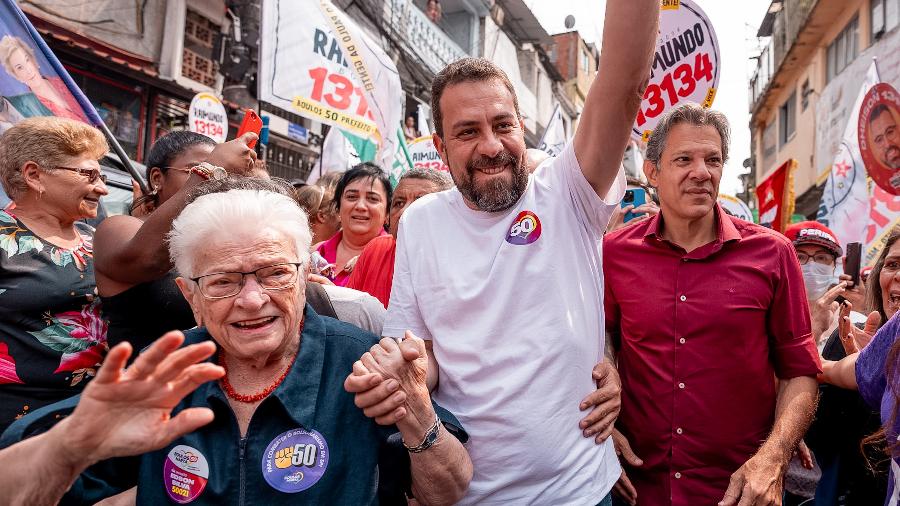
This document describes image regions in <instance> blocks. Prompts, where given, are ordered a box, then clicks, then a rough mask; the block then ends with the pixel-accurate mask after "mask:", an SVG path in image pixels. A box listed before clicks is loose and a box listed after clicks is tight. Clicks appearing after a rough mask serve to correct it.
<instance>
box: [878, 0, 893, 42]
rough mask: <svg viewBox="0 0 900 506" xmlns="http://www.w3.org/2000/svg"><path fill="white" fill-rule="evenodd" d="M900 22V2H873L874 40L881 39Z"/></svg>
mask: <svg viewBox="0 0 900 506" xmlns="http://www.w3.org/2000/svg"><path fill="white" fill-rule="evenodd" d="M898 22H900V0H872V40H875V39H879V38H881V36H882V35H884V34H885V33H887V32H889V31H891V30H893V29H894V28H896V27H897V24H898Z"/></svg>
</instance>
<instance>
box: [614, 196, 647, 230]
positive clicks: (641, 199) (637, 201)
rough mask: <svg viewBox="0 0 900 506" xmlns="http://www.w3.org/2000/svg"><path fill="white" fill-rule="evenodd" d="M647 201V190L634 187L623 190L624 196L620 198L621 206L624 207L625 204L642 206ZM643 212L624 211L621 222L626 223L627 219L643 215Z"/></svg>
mask: <svg viewBox="0 0 900 506" xmlns="http://www.w3.org/2000/svg"><path fill="white" fill-rule="evenodd" d="M646 203H647V192H646V191H644V189H643V188H634V189H632V190H625V198H623V199H622V203H621V204H620V206H621V207H625V206H627V205H633V206H634V207H638V206H642V205H644V204H646ZM643 215H644V213H634V212H632V211H628V212H627V213H625V216H624V217H623V218H622V221H623V223H628V222H629V221H631V220H633V219H635V218H637V217H638V216H643Z"/></svg>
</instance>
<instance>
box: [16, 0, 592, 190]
mask: <svg viewBox="0 0 900 506" xmlns="http://www.w3.org/2000/svg"><path fill="white" fill-rule="evenodd" d="M302 1H310V0H302ZM260 4H261V0H146V1H144V2H132V1H130V0H109V1H105V2H83V3H79V4H78V6H77V7H71V6H69V4H68V2H65V1H63V0H34V1H31V2H27V3H23V4H22V9H23V10H24V11H25V12H26V14H27V16H28V17H29V18H30V19H31V21H32V23H33V24H34V25H35V27H36V28H37V29H38V30H39V31H40V33H41V34H42V36H43V37H44V38H45V40H47V42H48V44H49V45H50V47H51V49H53V51H54V53H56V55H57V56H58V57H59V59H60V61H61V62H62V63H63V65H64V66H65V67H66V68H67V69H68V71H69V72H70V74H71V75H72V77H73V78H74V79H75V81H76V82H77V84H78V85H79V86H80V87H81V88H82V90H83V91H84V92H85V95H86V96H87V97H88V99H89V100H90V101H91V102H92V103H93V104H94V106H95V107H96V108H97V110H98V112H99V113H100V115H101V116H102V117H103V119H104V121H105V122H106V123H107V125H108V126H109V128H110V130H111V132H112V133H113V134H114V135H115V136H116V138H117V139H118V140H119V142H120V143H121V144H122V146H123V148H124V149H125V151H126V153H127V154H128V155H129V156H130V157H132V158H134V159H135V160H137V161H143V160H144V159H145V158H146V156H147V152H148V150H149V148H150V146H151V145H152V143H153V142H154V141H155V140H156V139H157V138H159V137H160V136H162V135H164V134H165V133H167V132H169V131H172V130H179V129H186V128H188V124H187V122H188V109H189V105H190V100H191V98H192V97H193V96H194V95H195V94H196V93H199V92H210V93H213V94H214V95H216V96H219V97H223V103H224V104H225V106H226V110H227V111H228V113H229V124H230V125H229V126H230V128H229V138H230V137H232V136H233V135H234V134H235V133H236V130H237V127H238V125H239V123H240V120H241V118H242V109H243V108H244V107H251V108H255V109H257V110H259V111H261V113H262V114H263V115H264V116H268V117H269V131H270V137H269V142H268V146H267V150H266V154H265V156H266V160H267V161H268V165H269V170H270V173H272V174H273V175H275V176H279V177H284V178H287V179H305V178H306V177H307V176H308V175H309V173H310V171H311V170H312V167H313V166H314V164H315V161H316V160H317V158H318V155H319V153H320V147H321V143H322V140H323V139H324V134H325V133H326V131H327V127H324V126H323V125H322V124H321V123H319V122H318V121H315V120H310V119H308V118H305V117H301V116H299V115H297V114H295V112H294V111H286V110H282V109H280V108H277V107H274V106H271V105H269V104H265V103H259V102H258V101H257V100H256V81H255V79H256V69H257V66H258V61H257V60H258V47H259V31H260V30H261V29H264V28H262V27H260V26H259V19H260V16H259V12H260ZM334 4H335V5H336V6H337V7H338V8H340V9H342V10H344V11H345V12H346V13H347V14H348V16H349V17H351V18H352V19H354V21H356V22H357V23H358V24H359V25H360V26H361V28H362V29H363V30H365V31H366V32H367V33H368V34H369V35H370V36H371V37H372V38H373V39H374V40H376V41H378V42H379V43H380V44H381V45H382V47H383V48H384V49H385V50H386V52H387V53H388V54H389V55H390V56H391V57H392V58H393V59H394V61H395V62H396V65H397V68H398V70H399V72H400V77H401V84H402V88H403V91H404V95H405V97H404V109H405V110H404V112H405V114H406V115H412V116H414V117H417V115H416V112H417V110H418V108H419V106H420V105H421V106H424V107H426V109H427V108H428V106H430V100H431V80H432V78H433V77H434V75H435V74H436V73H437V72H438V71H440V69H442V68H443V67H444V66H446V65H447V64H448V63H450V62H452V61H455V60H457V59H459V58H462V57H465V56H484V57H487V58H490V59H491V60H493V61H495V62H497V63H498V65H500V66H501V67H502V68H503V69H504V70H505V71H506V72H507V73H508V74H509V76H510V79H511V81H512V82H513V86H514V87H515V89H516V93H517V95H518V98H519V104H520V108H521V112H522V116H523V120H524V123H525V134H526V141H527V143H528V144H529V145H530V146H535V145H537V144H538V142H539V141H540V138H541V135H542V134H543V132H544V130H545V129H546V127H547V123H548V122H549V121H550V118H551V116H552V114H553V110H554V108H555V107H556V106H557V105H559V106H560V108H561V110H562V113H563V114H562V115H563V121H564V123H565V124H566V127H567V131H568V132H570V134H571V133H572V132H574V126H575V123H576V122H577V118H578V115H579V114H580V111H581V108H582V107H583V103H584V96H585V95H586V92H587V91H586V90H587V89H588V87H589V85H590V79H591V76H592V75H593V74H594V73H596V49H593V48H591V47H589V46H586V45H585V44H584V42H583V41H582V40H580V37H578V41H577V44H578V46H579V47H578V50H583V49H585V48H587V49H588V51H591V50H592V51H593V53H590V55H591V56H592V57H591V58H589V60H590V61H589V65H588V66H583V68H581V67H579V68H578V69H577V70H576V71H575V73H574V74H573V76H572V77H564V76H563V75H562V73H561V72H560V67H559V66H558V65H557V64H556V62H555V61H554V60H555V58H556V49H555V44H554V40H553V38H552V37H551V36H550V35H549V34H547V32H546V31H545V30H544V29H543V28H542V27H541V25H540V23H539V22H538V20H537V19H536V18H535V16H534V14H533V13H532V12H531V11H530V9H529V8H528V6H527V5H526V4H525V3H524V1H523V0H439V1H435V0H334ZM113 13H114V15H113ZM113 18H114V19H113ZM576 37H577V34H576ZM578 63H579V64H581V63H582V61H581V58H580V57H579V58H578ZM423 130H424V129H423ZM428 130H433V128H431V126H429V128H428Z"/></svg>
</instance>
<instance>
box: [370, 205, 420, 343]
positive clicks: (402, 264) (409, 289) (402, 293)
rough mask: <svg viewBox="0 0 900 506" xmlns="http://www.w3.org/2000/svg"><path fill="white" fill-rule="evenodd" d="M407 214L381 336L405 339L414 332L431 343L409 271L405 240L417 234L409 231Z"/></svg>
mask: <svg viewBox="0 0 900 506" xmlns="http://www.w3.org/2000/svg"><path fill="white" fill-rule="evenodd" d="M405 214H406V213H404V216H403V217H402V218H401V219H400V226H399V232H398V233H397V236H398V239H397V253H396V255H395V257H394V281H393V284H392V285H391V299H390V301H389V302H388V311H387V316H386V317H385V319H384V330H382V332H381V335H382V336H385V337H403V336H404V334H405V332H406V331H407V330H411V331H412V333H413V334H415V335H416V336H418V337H420V338H422V339H425V340H431V333H430V332H428V329H427V328H426V327H425V321H424V320H423V319H422V313H421V312H420V310H419V302H418V301H417V300H416V292H415V289H414V286H413V281H412V275H411V273H410V269H409V252H408V248H407V245H408V241H404V240H403V238H404V237H410V236H409V234H413V237H415V230H408V229H409V228H410V227H408V226H406V225H407V222H406V219H405V218H406V216H405Z"/></svg>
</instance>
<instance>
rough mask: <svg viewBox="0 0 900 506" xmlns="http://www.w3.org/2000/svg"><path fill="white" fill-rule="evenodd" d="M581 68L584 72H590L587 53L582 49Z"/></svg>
mask: <svg viewBox="0 0 900 506" xmlns="http://www.w3.org/2000/svg"><path fill="white" fill-rule="evenodd" d="M581 68H582V69H584V73H585V74H589V73H590V72H591V64H590V60H589V59H588V54H587V53H586V52H584V51H582V52H581Z"/></svg>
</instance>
